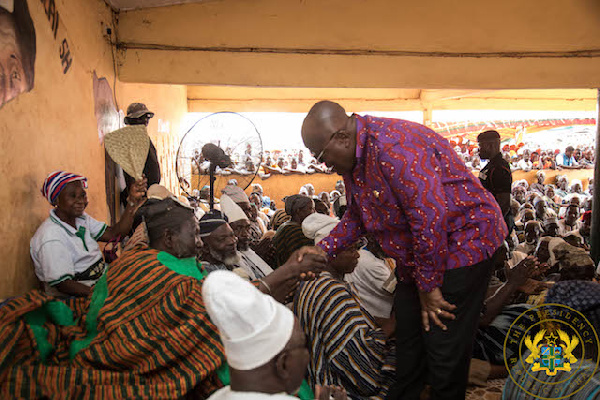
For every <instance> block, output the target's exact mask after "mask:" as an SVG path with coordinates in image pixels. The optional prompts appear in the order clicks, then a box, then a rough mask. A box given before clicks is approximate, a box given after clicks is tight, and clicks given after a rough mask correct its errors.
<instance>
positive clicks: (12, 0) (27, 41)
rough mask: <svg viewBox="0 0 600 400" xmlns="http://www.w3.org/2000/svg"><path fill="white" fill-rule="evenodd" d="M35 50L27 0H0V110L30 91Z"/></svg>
mask: <svg viewBox="0 0 600 400" xmlns="http://www.w3.org/2000/svg"><path fill="white" fill-rule="evenodd" d="M35 50H36V45H35V28H34V26H33V21H32V19H31V16H30V15H29V8H28V7H27V0H0V108H2V106H3V105H4V104H6V103H8V102H9V101H11V100H13V99H15V98H16V97H17V96H19V95H20V94H21V93H25V92H29V91H30V90H31V89H33V82H34V76H35V68H34V64H35Z"/></svg>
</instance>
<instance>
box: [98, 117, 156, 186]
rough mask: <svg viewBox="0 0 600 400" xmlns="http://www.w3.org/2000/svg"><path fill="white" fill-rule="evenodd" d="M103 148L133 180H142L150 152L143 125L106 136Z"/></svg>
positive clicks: (132, 126) (119, 130)
mask: <svg viewBox="0 0 600 400" xmlns="http://www.w3.org/2000/svg"><path fill="white" fill-rule="evenodd" d="M104 146H105V147H106V151H107V152H108V154H109V155H110V157H111V158H112V159H113V160H114V161H115V162H116V163H117V164H119V165H120V166H121V168H123V170H124V171H125V172H127V173H128V174H129V175H131V176H132V177H134V178H135V179H142V174H143V172H144V165H145V164H146V159H147V158H148V151H149V150H150V137H148V133H147V132H146V126H144V125H130V126H126V127H124V128H121V129H117V130H116V131H113V132H110V133H108V134H106V136H105V137H104Z"/></svg>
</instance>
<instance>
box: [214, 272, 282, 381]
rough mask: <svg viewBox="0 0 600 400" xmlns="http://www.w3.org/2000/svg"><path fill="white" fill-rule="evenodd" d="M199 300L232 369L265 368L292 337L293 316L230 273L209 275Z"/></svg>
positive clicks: (245, 281) (270, 298)
mask: <svg viewBox="0 0 600 400" xmlns="http://www.w3.org/2000/svg"><path fill="white" fill-rule="evenodd" d="M202 297H203V298H204V303H205V304H206V309H207V311H208V314H209V316H210V319H211V320H212V322H213V323H214V324H215V325H216V326H217V328H219V332H220V335H221V341H222V342H223V346H224V347H225V355H226V356H227V362H228V363H229V365H230V366H231V367H232V368H234V369H238V370H241V371H249V370H252V369H255V368H258V367H260V366H262V365H265V364H266V363H268V362H269V361H270V360H272V359H273V358H274V357H275V356H276V355H278V354H279V353H281V351H282V350H283V349H284V348H285V346H286V344H287V343H288V342H289V340H290V338H291V337H292V330H293V328H294V314H293V313H292V312H291V311H290V310H289V309H288V308H286V307H285V306H284V305H282V304H280V303H278V302H277V301H275V299H273V298H272V297H271V296H267V295H265V294H263V293H261V292H260V291H259V290H258V289H257V288H255V287H254V286H253V285H252V284H251V283H250V282H248V281H247V280H244V279H242V278H241V277H239V276H238V275H236V274H235V273H233V272H230V271H221V270H219V271H214V272H211V273H210V274H209V275H208V277H207V278H206V279H205V280H204V284H203V285H202Z"/></svg>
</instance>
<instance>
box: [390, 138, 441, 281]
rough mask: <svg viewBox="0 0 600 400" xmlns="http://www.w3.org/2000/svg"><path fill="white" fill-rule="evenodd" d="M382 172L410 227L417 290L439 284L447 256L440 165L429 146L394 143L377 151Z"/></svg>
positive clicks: (434, 152)
mask: <svg viewBox="0 0 600 400" xmlns="http://www.w3.org/2000/svg"><path fill="white" fill-rule="evenodd" d="M380 154H381V156H380V162H381V167H382V172H383V175H384V176H385V178H386V180H387V182H388V184H389V185H390V187H391V189H392V191H393V193H394V195H395V197H396V199H397V200H398V203H399V206H400V208H401V209H402V210H403V211H404V213H405V215H406V217H407V219H408V223H409V226H410V234H411V235H412V242H413V244H414V251H413V252H414V260H412V261H413V263H414V269H413V278H414V280H415V282H416V284H417V286H418V287H419V289H420V290H423V291H426V292H430V291H432V290H433V289H435V288H437V287H441V286H442V281H443V275H444V271H445V269H446V262H447V258H448V233H447V232H448V230H447V208H446V202H447V200H446V195H445V192H444V186H443V185H442V181H441V178H440V175H441V167H440V162H439V160H438V158H437V157H436V156H437V154H436V151H435V150H434V149H432V148H426V147H420V146H416V147H415V146H414V145H413V146H408V145H406V146H405V145H404V144H403V143H396V144H395V145H392V146H386V148H385V149H383V151H380Z"/></svg>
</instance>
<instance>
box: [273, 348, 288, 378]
mask: <svg viewBox="0 0 600 400" xmlns="http://www.w3.org/2000/svg"><path fill="white" fill-rule="evenodd" d="M287 364H288V354H287V352H285V351H284V352H282V353H281V354H279V355H278V356H277V359H276V360H275V373H276V374H277V376H278V377H279V379H281V380H282V381H284V382H286V381H287V380H288V379H289V377H290V373H289V371H288V365H287Z"/></svg>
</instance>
